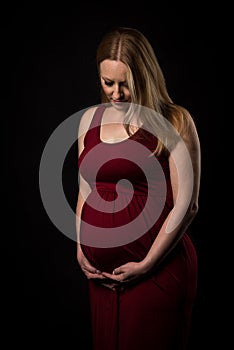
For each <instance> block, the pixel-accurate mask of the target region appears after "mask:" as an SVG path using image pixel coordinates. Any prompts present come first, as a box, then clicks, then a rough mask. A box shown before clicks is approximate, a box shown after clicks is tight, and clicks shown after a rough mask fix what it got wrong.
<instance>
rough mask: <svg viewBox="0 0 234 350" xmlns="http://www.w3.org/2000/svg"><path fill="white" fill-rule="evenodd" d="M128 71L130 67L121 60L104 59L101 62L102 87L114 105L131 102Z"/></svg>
mask: <svg viewBox="0 0 234 350" xmlns="http://www.w3.org/2000/svg"><path fill="white" fill-rule="evenodd" d="M127 72H128V67H127V66H126V65H125V64H124V63H123V62H121V61H113V60H104V61H102V62H101V64H100V78H101V85H102V89H103V91H104V93H105V95H106V96H107V98H108V100H109V101H110V102H111V103H112V104H114V105H118V103H119V104H120V103H121V102H131V96H130V91H129V88H128V84H127Z"/></svg>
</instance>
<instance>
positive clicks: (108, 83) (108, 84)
mask: <svg viewBox="0 0 234 350" xmlns="http://www.w3.org/2000/svg"><path fill="white" fill-rule="evenodd" d="M105 85H107V86H112V85H113V82H112V81H105Z"/></svg>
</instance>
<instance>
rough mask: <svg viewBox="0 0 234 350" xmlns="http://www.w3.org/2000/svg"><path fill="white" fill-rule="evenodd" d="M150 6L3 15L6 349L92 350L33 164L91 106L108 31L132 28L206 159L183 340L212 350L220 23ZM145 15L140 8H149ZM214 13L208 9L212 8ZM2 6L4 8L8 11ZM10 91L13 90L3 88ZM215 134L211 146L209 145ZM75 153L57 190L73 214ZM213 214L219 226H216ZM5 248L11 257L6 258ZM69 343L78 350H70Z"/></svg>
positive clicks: (73, 266) (80, 294)
mask: <svg viewBox="0 0 234 350" xmlns="http://www.w3.org/2000/svg"><path fill="white" fill-rule="evenodd" d="M175 3H176V5H169V4H167V3H166V2H164V5H162V4H160V6H158V5H157V3H155V4H154V6H153V7H152V6H150V5H147V4H146V3H145V2H143V3H142V4H139V5H137V4H136V3H134V4H133V5H131V4H129V3H127V4H126V3H124V2H119V3H110V2H108V3H103V5H100V4H96V5H93V4H91V3H89V2H86V3H84V4H81V3H80V4H79V3H78V4H77V5H71V6H69V5H66V6H62V5H61V6H60V7H59V6H58V5H56V7H55V6H54V7H53V6H50V8H49V7H47V6H46V5H44V7H42V6H41V7H40V5H39V4H34V5H32V6H30V5H29V4H27V5H21V6H17V7H13V6H12V8H8V9H7V10H6V11H5V12H4V11H3V12H2V17H3V19H4V20H5V21H4V26H3V34H4V35H3V43H4V44H6V46H5V48H4V50H3V58H5V59H6V60H5V61H4V64H3V65H2V68H3V69H2V71H3V75H4V76H5V77H6V78H7V79H6V85H5V89H4V92H6V100H5V101H4V107H6V108H5V114H4V118H3V119H4V121H6V120H7V131H8V132H7V131H5V128H4V129H3V135H2V139H3V140H4V150H5V149H6V148H7V152H5V151H4V152H3V153H4V156H5V154H7V158H6V163H7V166H8V171H7V179H6V181H5V183H8V185H4V184H5V183H4V184H3V186H2V187H3V188H2V191H3V193H4V194H7V197H8V211H7V214H8V215H7V216H6V218H7V225H6V227H7V228H6V229H5V230H4V232H6V230H7V237H9V238H10V242H9V243H8V244H7V246H6V249H5V248H4V250H6V252H7V255H6V259H5V260H4V262H5V265H4V270H7V284H6V285H7V286H9V287H10V288H9V290H7V294H8V296H9V299H8V300H9V301H6V302H5V301H4V303H6V305H5V306H6V307H7V315H6V318H5V324H6V325H7V326H8V327H7V330H8V334H9V336H8V343H9V344H11V342H12V341H15V340H16V341H17V343H18V344H19V345H20V344H21V345H22V346H24V347H29V348H30V349H34V348H36V347H37V345H38V346H39V345H42V346H44V345H45V346H46V345H52V346H53V345H54V346H57V345H61V344H66V348H67V349H71V348H73V347H72V343H73V342H75V345H74V346H75V348H78V349H85V350H89V349H90V344H91V342H90V324H89V312H88V296H87V281H86V279H85V278H84V276H83V274H82V273H81V271H80V270H79V267H78V264H77V262H76V243H75V242H74V241H73V240H71V239H69V238H68V237H66V236H65V235H64V234H62V233H61V232H60V231H59V230H58V229H57V228H56V227H55V226H54V225H53V223H52V222H51V221H50V219H49V217H48V216H47V213H46V211H45V209H44V207H43V203H42V201H41V197H40V191H39V178H38V177H39V165H40V159H41V155H42V152H43V149H44V147H45V144H46V142H47V140H48V138H49V137H50V135H51V134H52V132H53V131H54V130H55V128H56V127H57V126H58V125H59V124H60V123H61V122H62V121H64V120H65V119H66V118H68V117H69V116H71V115H72V114H73V113H76V112H77V111H79V110H81V109H83V108H86V107H88V106H91V105H94V104H96V103H99V88H98V81H97V72H96V66H95V50H96V47H97V44H98V42H99V40H100V38H101V36H102V35H103V34H104V33H105V32H106V31H107V30H109V29H111V28H112V27H113V26H115V25H123V26H133V27H136V28H138V29H139V30H141V31H142V32H143V33H144V34H145V35H146V37H148V39H149V40H150V42H151V43H152V46H153V47H154V49H155V52H156V55H157V57H158V60H159V63H160V65H161V67H162V69H163V72H164V74H165V78H166V82H167V87H168V91H169V94H170V96H171V97H172V99H173V100H174V102H176V103H179V104H181V105H183V106H185V107H186V108H188V110H189V111H190V112H191V114H192V115H193V116H194V119H195V122H196V125H197V129H198V133H199V137H200V142H201V149H202V177H201V193H200V209H199V213H198V215H197V217H196V219H195V221H194V223H193V225H192V236H193V239H194V242H195V244H196V248H197V252H198V259H199V286H198V296H197V301H196V304H195V309H194V317H193V322H192V331H191V350H195V349H198V348H200V347H201V348H203V347H204V348H205V347H206V346H208V348H210V346H211V343H212V344H216V342H217V333H216V329H217V328H218V327H219V320H218V318H217V313H218V312H219V308H220V305H219V302H218V301H217V300H216V303H215V307H214V298H215V295H217V294H218V286H217V284H216V283H215V280H216V277H217V275H216V274H217V269H216V268H215V267H214V266H215V264H216V262H215V253H214V251H215V249H216V248H217V246H218V233H217V230H216V228H217V222H216V223H215V224H213V223H214V220H216V219H215V218H217V217H218V209H217V207H216V205H215V203H216V195H217V193H214V191H213V185H214V184H216V182H217V180H218V176H217V173H216V172H214V169H215V164H217V149H216V150H215V152H214V139H216V141H217V140H218V134H219V127H218V118H219V113H220V110H219V107H218V105H217V101H218V100H220V90H219V91H217V85H218V76H217V71H218V58H217V57H218V51H219V43H220V41H221V38H220V36H219V32H218V30H217V26H216V24H217V20H218V18H219V16H220V13H219V12H218V10H217V9H215V8H214V7H213V8H210V9H208V10H207V11H206V10H205V9H204V8H203V6H202V5H197V4H196V3H195V4H193V5H192V4H191V3H190V2H188V4H187V5H183V6H182V5H179V4H178V2H175ZM146 5H147V6H146ZM212 6H214V5H212ZM9 7H10V6H9ZM9 82H10V85H9ZM214 135H216V137H217V138H214ZM76 157H77V154H76V145H74V147H72V148H71V150H70V152H69V154H68V156H67V158H66V161H65V163H64V177H63V183H64V190H65V193H66V196H67V199H68V201H69V202H70V204H71V206H73V208H74V207H75V202H76V196H77V169H76V162H77V159H76ZM216 214H217V217H216ZM8 248H9V249H8ZM76 344H77V345H76Z"/></svg>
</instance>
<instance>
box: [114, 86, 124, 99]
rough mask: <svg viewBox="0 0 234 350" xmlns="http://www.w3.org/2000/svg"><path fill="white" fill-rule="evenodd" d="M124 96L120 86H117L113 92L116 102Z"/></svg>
mask: <svg viewBox="0 0 234 350" xmlns="http://www.w3.org/2000/svg"><path fill="white" fill-rule="evenodd" d="M121 95H122V91H121V88H120V86H119V85H117V84H116V85H115V86H114V90H113V94H112V97H113V98H114V99H115V100H118V99H119V98H120V97H121Z"/></svg>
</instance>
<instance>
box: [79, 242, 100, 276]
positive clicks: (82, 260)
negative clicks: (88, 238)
mask: <svg viewBox="0 0 234 350" xmlns="http://www.w3.org/2000/svg"><path fill="white" fill-rule="evenodd" d="M77 260H78V263H79V265H80V267H81V270H82V271H83V272H84V274H85V276H86V277H87V278H88V279H91V278H98V279H105V277H104V276H102V274H101V272H100V271H98V270H97V269H96V267H94V266H93V265H92V264H91V263H90V262H89V261H88V259H87V258H86V257H85V256H84V253H83V252H82V249H81V248H80V247H79V246H78V249H77Z"/></svg>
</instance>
